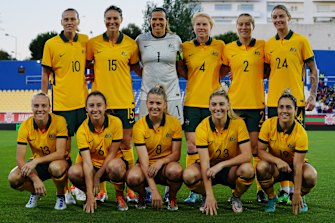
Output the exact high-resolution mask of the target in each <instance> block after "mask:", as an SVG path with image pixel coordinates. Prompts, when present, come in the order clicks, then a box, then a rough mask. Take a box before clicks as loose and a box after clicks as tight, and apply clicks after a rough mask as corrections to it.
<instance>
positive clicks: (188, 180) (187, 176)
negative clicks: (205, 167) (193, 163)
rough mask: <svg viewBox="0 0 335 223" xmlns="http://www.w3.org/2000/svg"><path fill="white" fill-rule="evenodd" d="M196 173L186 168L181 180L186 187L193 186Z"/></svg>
mask: <svg viewBox="0 0 335 223" xmlns="http://www.w3.org/2000/svg"><path fill="white" fill-rule="evenodd" d="M197 175H198V174H197V173H196V172H194V171H193V170H192V169H191V168H186V169H185V170H184V172H183V180H184V183H185V184H186V185H193V184H194V183H195V182H196V181H197Z"/></svg>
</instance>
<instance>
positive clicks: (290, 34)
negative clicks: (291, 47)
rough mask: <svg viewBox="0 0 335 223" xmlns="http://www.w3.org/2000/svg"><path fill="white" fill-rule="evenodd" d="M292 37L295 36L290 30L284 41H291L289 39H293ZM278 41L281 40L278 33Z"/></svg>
mask: <svg viewBox="0 0 335 223" xmlns="http://www.w3.org/2000/svg"><path fill="white" fill-rule="evenodd" d="M292 36H293V31H292V30H290V31H289V32H288V34H287V35H286V36H285V37H284V39H286V40H289V39H291V37H292ZM276 40H280V37H279V35H278V33H277V34H276Z"/></svg>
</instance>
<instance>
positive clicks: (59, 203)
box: [55, 195, 66, 210]
mask: <svg viewBox="0 0 335 223" xmlns="http://www.w3.org/2000/svg"><path fill="white" fill-rule="evenodd" d="M55 209H56V210H64V209H66V203H65V196H64V195H57V196H56V204H55Z"/></svg>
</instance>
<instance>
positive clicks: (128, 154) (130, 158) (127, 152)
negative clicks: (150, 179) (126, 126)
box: [122, 148, 135, 168]
mask: <svg viewBox="0 0 335 223" xmlns="http://www.w3.org/2000/svg"><path fill="white" fill-rule="evenodd" d="M122 154H123V159H124V160H126V161H127V162H128V165H129V168H132V167H133V166H134V164H135V161H134V150H133V148H130V149H123V150H122Z"/></svg>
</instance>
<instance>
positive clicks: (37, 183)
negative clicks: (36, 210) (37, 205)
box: [33, 178, 47, 196]
mask: <svg viewBox="0 0 335 223" xmlns="http://www.w3.org/2000/svg"><path fill="white" fill-rule="evenodd" d="M33 185H34V189H35V193H36V194H38V195H40V196H45V195H46V194H47V189H46V188H45V186H44V183H43V182H42V180H40V179H39V178H38V179H35V180H34V182H33Z"/></svg>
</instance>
